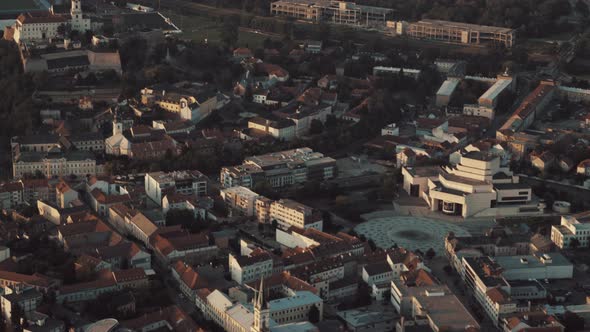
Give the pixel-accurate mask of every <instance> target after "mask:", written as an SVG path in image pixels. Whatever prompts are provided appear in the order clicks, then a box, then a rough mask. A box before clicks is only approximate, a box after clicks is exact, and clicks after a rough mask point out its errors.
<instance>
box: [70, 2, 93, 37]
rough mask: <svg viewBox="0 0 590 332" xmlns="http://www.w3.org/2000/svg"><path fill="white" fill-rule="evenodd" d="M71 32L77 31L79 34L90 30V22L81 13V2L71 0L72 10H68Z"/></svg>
mask: <svg viewBox="0 0 590 332" xmlns="http://www.w3.org/2000/svg"><path fill="white" fill-rule="evenodd" d="M70 16H71V21H70V22H71V25H72V30H77V31H78V32H80V33H84V32H86V30H90V20H89V19H88V18H85V17H84V13H83V12H82V0H72V8H71V9H70Z"/></svg>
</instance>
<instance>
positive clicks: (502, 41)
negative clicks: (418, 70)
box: [394, 19, 516, 48]
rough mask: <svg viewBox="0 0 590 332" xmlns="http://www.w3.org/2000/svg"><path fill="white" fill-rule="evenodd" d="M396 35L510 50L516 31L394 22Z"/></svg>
mask: <svg viewBox="0 0 590 332" xmlns="http://www.w3.org/2000/svg"><path fill="white" fill-rule="evenodd" d="M394 26H395V31H396V34H398V35H404V36H408V37H410V38H413V39H428V40H435V41H441V42H446V43H453V44H467V45H480V44H497V45H503V46H505V47H506V48H511V47H512V46H514V43H515V42H516V31H515V30H514V29H510V28H502V27H493V26H485V25H477V24H469V23H460V22H451V21H442V20H430V19H424V20H421V21H418V22H395V24H394Z"/></svg>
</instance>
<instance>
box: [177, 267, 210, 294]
mask: <svg viewBox="0 0 590 332" xmlns="http://www.w3.org/2000/svg"><path fill="white" fill-rule="evenodd" d="M173 268H174V270H176V273H178V275H179V276H180V280H182V282H183V283H184V284H185V285H186V286H187V287H188V288H190V289H192V290H197V289H200V288H206V287H207V285H208V283H207V281H206V280H204V279H203V278H202V277H200V276H199V274H198V273H197V272H196V271H195V270H194V269H193V268H192V266H190V265H187V264H185V263H184V262H182V261H177V262H176V263H175V264H174V267H173Z"/></svg>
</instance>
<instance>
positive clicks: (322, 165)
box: [220, 148, 336, 188]
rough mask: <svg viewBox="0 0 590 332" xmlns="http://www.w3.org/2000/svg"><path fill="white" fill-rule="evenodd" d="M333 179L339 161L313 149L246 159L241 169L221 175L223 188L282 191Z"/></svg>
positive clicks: (230, 168)
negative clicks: (262, 186) (267, 187)
mask: <svg viewBox="0 0 590 332" xmlns="http://www.w3.org/2000/svg"><path fill="white" fill-rule="evenodd" d="M334 177H336V160H334V159H332V158H329V157H325V156H324V155H323V154H321V153H319V152H313V151H312V150H311V149H310V148H299V149H294V150H287V151H280V152H274V153H268V154H264V155H259V156H252V157H247V158H246V159H245V160H244V162H243V163H242V165H239V166H230V167H223V168H222V169H221V173H220V181H221V184H222V186H223V187H224V188H230V187H235V186H243V187H246V188H253V187H254V186H255V185H256V184H257V183H260V182H267V183H269V184H270V185H271V186H272V187H275V188H282V187H286V186H290V185H292V184H299V183H304V182H306V181H310V180H315V181H323V180H328V179H332V178H334Z"/></svg>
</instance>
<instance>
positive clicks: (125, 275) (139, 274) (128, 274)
mask: <svg viewBox="0 0 590 332" xmlns="http://www.w3.org/2000/svg"><path fill="white" fill-rule="evenodd" d="M113 278H115V281H116V282H117V283H121V282H129V281H135V280H142V279H146V278H147V275H146V274H145V271H144V269H142V268H140V267H136V268H133V269H127V270H117V271H113Z"/></svg>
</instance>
